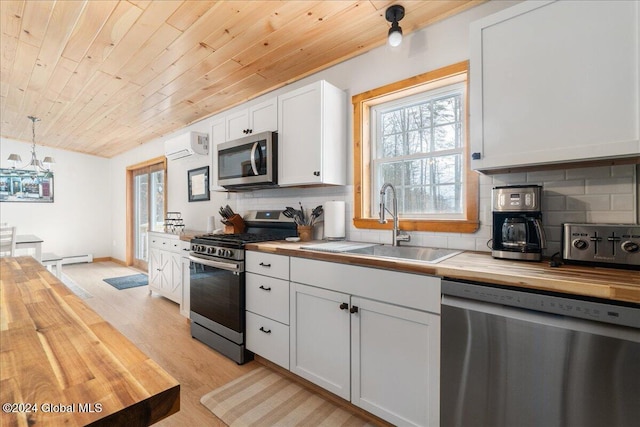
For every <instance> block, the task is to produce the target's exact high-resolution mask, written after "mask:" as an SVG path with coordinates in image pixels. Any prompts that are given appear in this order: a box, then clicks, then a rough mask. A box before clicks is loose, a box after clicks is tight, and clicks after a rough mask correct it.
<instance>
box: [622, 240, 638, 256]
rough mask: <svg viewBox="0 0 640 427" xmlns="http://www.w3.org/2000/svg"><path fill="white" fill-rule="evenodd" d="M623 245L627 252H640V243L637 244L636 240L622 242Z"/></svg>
mask: <svg viewBox="0 0 640 427" xmlns="http://www.w3.org/2000/svg"><path fill="white" fill-rule="evenodd" d="M621 246H622V250H623V251H625V252H627V253H630V254H633V253H636V252H640V245H639V244H637V243H636V242H631V241H629V240H627V241H626V242H622V245H621Z"/></svg>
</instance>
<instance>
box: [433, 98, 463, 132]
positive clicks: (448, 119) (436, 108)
mask: <svg viewBox="0 0 640 427" xmlns="http://www.w3.org/2000/svg"><path fill="white" fill-rule="evenodd" d="M458 99H459V95H455V96H450V97H447V98H442V99H438V100H435V101H434V102H433V118H434V119H433V122H434V124H436V125H439V124H447V123H453V122H455V121H456V119H457V117H458V114H457V111H456V110H457V108H459V102H458Z"/></svg>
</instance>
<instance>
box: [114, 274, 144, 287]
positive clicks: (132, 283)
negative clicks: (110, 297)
mask: <svg viewBox="0 0 640 427" xmlns="http://www.w3.org/2000/svg"><path fill="white" fill-rule="evenodd" d="M104 281H105V282H107V283H108V284H110V285H111V286H113V287H114V288H116V289H118V290H123V289H129V288H136V287H138V286H146V285H147V284H148V280H147V275H146V274H133V275H131V276H122V277H111V278H109V279H104Z"/></svg>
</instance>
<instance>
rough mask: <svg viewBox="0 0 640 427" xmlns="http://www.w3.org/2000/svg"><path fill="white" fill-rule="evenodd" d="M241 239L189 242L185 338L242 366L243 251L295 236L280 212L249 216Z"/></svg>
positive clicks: (244, 359) (212, 238)
mask: <svg viewBox="0 0 640 427" xmlns="http://www.w3.org/2000/svg"><path fill="white" fill-rule="evenodd" d="M244 220H245V223H246V225H247V230H246V233H242V234H207V235H202V236H197V237H196V238H194V239H192V240H191V252H190V253H189V259H190V261H191V273H190V280H191V283H190V297H191V312H190V318H191V336H192V337H194V338H196V339H198V340H199V341H202V342H203V343H205V344H206V345H208V346H209V347H211V348H213V349H214V350H216V351H218V352H219V353H222V354H223V355H225V356H227V357H229V358H230V359H232V360H234V361H235V362H236V363H238V364H243V363H245V362H247V361H249V360H251V359H252V358H253V355H252V354H251V353H250V352H249V351H248V350H246V348H245V272H244V259H245V250H244V246H245V245H246V244H247V243H253V242H264V241H269V240H282V239H284V238H286V237H292V236H296V235H297V230H296V225H295V223H294V222H293V220H291V219H289V218H285V217H284V215H282V212H281V211H277V210H268V211H267V210H263V211H253V212H250V213H249V214H247V215H245V217H244Z"/></svg>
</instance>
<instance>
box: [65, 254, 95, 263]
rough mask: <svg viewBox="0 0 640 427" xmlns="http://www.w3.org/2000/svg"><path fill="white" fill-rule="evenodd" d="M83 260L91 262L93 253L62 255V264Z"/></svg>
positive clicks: (81, 261)
mask: <svg viewBox="0 0 640 427" xmlns="http://www.w3.org/2000/svg"><path fill="white" fill-rule="evenodd" d="M83 262H93V255H92V254H88V255H74V256H65V257H62V264H63V265H64V264H80V263H83Z"/></svg>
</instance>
